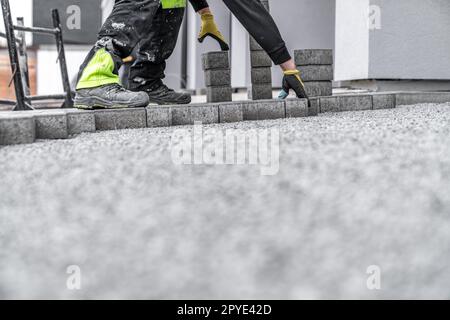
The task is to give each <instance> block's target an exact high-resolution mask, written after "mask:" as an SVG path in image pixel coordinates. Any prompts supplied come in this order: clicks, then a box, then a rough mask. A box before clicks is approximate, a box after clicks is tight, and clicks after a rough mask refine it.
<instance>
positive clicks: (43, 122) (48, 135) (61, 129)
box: [30, 109, 69, 139]
mask: <svg viewBox="0 0 450 320" xmlns="http://www.w3.org/2000/svg"><path fill="white" fill-rule="evenodd" d="M30 112H31V113H32V114H33V115H34V120H35V123H36V139H67V138H68V137H69V130H68V125H67V114H66V112H65V111H64V110H63V109H58V110H39V111H30Z"/></svg>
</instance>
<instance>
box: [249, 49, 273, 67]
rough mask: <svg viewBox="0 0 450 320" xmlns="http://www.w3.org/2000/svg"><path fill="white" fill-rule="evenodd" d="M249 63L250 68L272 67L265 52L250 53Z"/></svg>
mask: <svg viewBox="0 0 450 320" xmlns="http://www.w3.org/2000/svg"><path fill="white" fill-rule="evenodd" d="M250 62H251V66H252V68H259V67H272V59H270V57H269V55H268V54H267V53H266V52H265V51H251V52H250Z"/></svg>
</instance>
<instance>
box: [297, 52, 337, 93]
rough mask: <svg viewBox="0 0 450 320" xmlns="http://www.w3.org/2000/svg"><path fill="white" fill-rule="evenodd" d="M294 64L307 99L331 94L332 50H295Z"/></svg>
mask: <svg viewBox="0 0 450 320" xmlns="http://www.w3.org/2000/svg"><path fill="white" fill-rule="evenodd" d="M294 57H295V58H294V59H295V64H296V65H297V68H298V70H300V74H301V77H302V80H303V82H304V84H305V90H306V93H307V94H308V96H309V97H323V96H331V95H332V94H333V84H332V80H333V50H321V49H319V50H313V49H307V50H296V51H295V53H294Z"/></svg>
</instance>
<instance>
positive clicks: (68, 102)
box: [52, 9, 73, 108]
mask: <svg viewBox="0 0 450 320" xmlns="http://www.w3.org/2000/svg"><path fill="white" fill-rule="evenodd" d="M52 18H53V27H55V29H57V30H58V31H57V32H56V34H55V38H56V48H57V50H58V61H59V67H60V70H61V78H62V82H63V87H64V91H65V94H66V97H65V101H64V106H63V107H64V108H73V97H72V89H71V88H70V81H69V72H68V71H67V64H66V52H65V50H64V39H63V35H62V27H61V21H60V18H59V12H58V10H57V9H54V10H52Z"/></svg>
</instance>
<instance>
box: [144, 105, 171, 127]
mask: <svg viewBox="0 0 450 320" xmlns="http://www.w3.org/2000/svg"><path fill="white" fill-rule="evenodd" d="M146 111H147V127H149V128H160V127H170V126H171V125H172V108H170V106H149V107H147V108H146Z"/></svg>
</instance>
